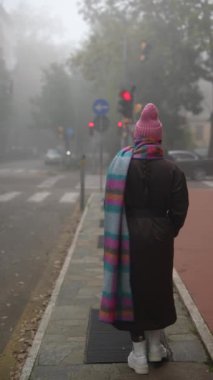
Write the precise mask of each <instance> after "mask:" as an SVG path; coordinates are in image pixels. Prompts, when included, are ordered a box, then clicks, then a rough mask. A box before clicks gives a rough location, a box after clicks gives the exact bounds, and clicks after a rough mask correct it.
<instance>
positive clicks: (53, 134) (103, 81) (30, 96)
mask: <svg viewBox="0 0 213 380" xmlns="http://www.w3.org/2000/svg"><path fill="white" fill-rule="evenodd" d="M103 3H104V2H103ZM76 4H77V3H76V2H72V4H71V3H70V2H69V1H68V0H63V1H61V2H60V3H58V2H52V1H50V0H46V1H44V0H39V1H36V4H35V2H34V1H28V2H22V3H19V1H14V0H13V1H12V0H11V1H7V2H6V1H5V2H4V1H2V2H1V5H0V39H1V52H0V53H1V57H0V58H1V83H2V89H4V91H3V92H2V101H1V107H2V116H1V121H0V122H1V128H0V133H1V156H2V157H5V158H6V157H7V156H10V155H11V154H12V151H13V153H14V152H15V151H16V150H17V157H18V151H20V152H21V151H22V150H23V151H24V150H26V151H27V150H28V151H29V152H30V151H31V153H32V154H33V155H38V156H40V155H43V154H44V152H45V151H46V150H47V149H48V148H54V147H58V146H59V147H62V146H65V148H66V145H67V144H68V145H71V147H72V149H73V151H74V152H75V154H78V155H80V154H82V153H88V152H89V151H90V150H92V151H93V150H94V146H95V145H96V144H97V145H99V144H100V135H99V133H98V132H97V129H96V128H94V133H93V134H92V135H91V136H90V134H89V128H88V122H89V121H91V120H93V119H94V117H95V114H94V110H93V103H94V101H95V100H96V99H98V98H104V99H106V100H107V101H108V102H109V104H110V110H109V114H108V115H107V116H108V117H109V128H108V129H107V131H105V133H104V135H103V138H104V142H105V144H104V146H105V151H106V153H109V154H110V155H112V154H113V152H114V151H115V150H116V149H117V148H118V147H119V146H120V145H122V142H131V135H130V134H129V129H130V127H131V126H129V125H127V127H126V130H123V135H124V134H125V133H127V135H128V136H127V139H126V138H125V136H123V135H122V136H121V135H119V133H118V131H117V127H116V125H117V122H118V120H120V119H122V117H123V116H122V114H119V112H118V105H119V92H120V90H121V89H122V88H127V89H131V86H132V84H134V86H135V88H136V91H135V94H134V97H135V98H134V102H135V103H139V104H142V105H143V104H144V103H146V102H147V101H156V102H157V104H158V106H159V108H160V111H161V110H162V115H163V116H162V117H163V119H164V120H165V123H166V125H168V124H170V123H172V124H173V128H174V131H172V132H170V131H169V130H168V131H167V132H166V134H167V137H166V141H167V142H166V144H167V146H168V148H172V147H173V148H174V147H175V144H176V145H177V146H176V147H178V148H181V147H183V148H187V149H188V148H189V149H194V148H201V149H203V148H204V149H208V148H209V144H210V140H211V130H210V124H209V120H210V114H211V112H212V85H211V79H210V80H208V78H210V77H211V73H210V71H211V70H210V69H209V63H206V62H204V64H203V65H202V64H201V65H200V73H199V72H198V70H197V58H196V59H195V58H194V56H193V54H194V51H193V49H195V46H196V45H197V41H196V40H194V41H193V40H192V43H191V42H190V44H189V47H190V48H189V49H188V50H187V54H188V56H187V57H185V58H184V56H185V54H184V52H183V51H184V46H182V47H181V42H180V40H178V39H177V38H179V37H177V35H176V32H177V30H178V22H179V21H178V18H177V20H176V22H177V29H176V31H175V29H174V28H173V29H172V26H171V36H172V37H171V38H173V39H174V41H176V42H175V43H177V46H178V48H177V49H179V50H180V52H179V53H178V52H177V57H178V58H177V59H178V60H179V62H178V64H177V67H176V68H177V70H176V71H177V72H176V73H175V70H174V72H172V70H173V69H174V66H173V68H172V70H171V67H169V66H168V67H165V63H166V65H167V62H168V59H167V55H168V54H169V56H170V59H172V60H174V62H177V60H176V57H175V55H176V51H175V50H174V51H173V49H174V46H175V44H174V42H173V41H172V40H171V38H170V40H169V39H168V38H167V37H166V38H167V43H168V49H167V51H166V49H165V51H163V52H161V51H160V50H159V47H158V45H159V46H160V44H161V43H162V41H163V38H164V33H165V31H164V30H163V29H162V27H160V26H158V25H157V21H156V31H155V33H156V35H155V36H154V37H153V36H151V34H150V37H149V33H150V32H149V28H150V26H149V24H148V23H147V22H146V19H145V20H144V21H140V18H138V20H137V23H136V25H137V26H136V25H135V26H134V24H132V21H131V17H133V16H132V15H133V13H132V15H131V7H130V11H129V13H128V11H125V7H123V8H120V7H121V6H120V5H118V6H116V2H115V6H113V5H112V6H111V8H110V7H109V6H108V5H106V9H104V7H103V8H101V2H100V1H97V10H95V9H96V8H94V9H93V8H92V6H91V7H88V9H87V8H85V7H84V5H85V4H84V1H81V6H80V8H77V5H76ZM106 4H107V2H106ZM99 5H100V7H99ZM107 6H108V8H107ZM133 8H134V7H133ZM79 10H81V11H82V12H83V16H84V17H85V19H86V21H84V20H83V16H82V14H81V15H80V14H78V11H79ZM110 12H111V13H112V15H111V16H110V18H109V15H110ZM141 14H143V13H141ZM94 20H95V22H94ZM109 20H110V22H109ZM140 23H141V26H142V28H143V35H144V36H145V35H147V37H146V38H148V40H149V43H148V45H147V46H148V47H149V49H147V51H146V52H145V56H144V52H140V46H142V43H141V41H142V42H143V44H144V41H143V38H142V36H141V35H140ZM158 28H161V33H160V34H159V33H158V32H157V29H158ZM180 30H181V29H180ZM147 31H148V32H147ZM200 33H201V34H202V31H201V32H200ZM167 35H168V33H167ZM190 38H191V39H193V38H194V36H191V37H190ZM209 38H210V37H209ZM177 41H178V42H177ZM199 43H200V42H199ZM164 45H165V46H166V44H164ZM145 46H146V42H145ZM165 46H164V48H165ZM169 49H170V50H169ZM181 52H183V54H182V55H181ZM146 53H147V56H146ZM201 53H202V52H201ZM140 54H141V55H140ZM202 54H203V56H205V54H206V52H203V53H202ZM141 57H143V59H141ZM144 57H145V59H144ZM211 59H212V58H211ZM211 59H210V61H211ZM156 62H159V67H160V68H161V70H162V71H163V70H165V74H164V75H165V80H164V81H163V79H162V78H163V77H162V78H158V75H159V73H158V72H157V70H158V66H156ZM205 64H206V68H207V69H206V73H205V75H203V74H202V73H201V70H203V68H204V65H205ZM54 65H58V68H57V69H56V66H55V68H54V69H53V67H54ZM190 67H191V71H192V72H193V73H194V74H193V75H191V74H190ZM182 68H183V69H182ZM188 70H189V74H188ZM183 74H184V75H183ZM56 76H58V77H57V78H56ZM156 76H157V77H156ZM184 76H185V77H184ZM50 77H51V81H50ZM154 77H156V80H157V82H159V85H158V87H157V91H156V87H155V85H154V80H152V78H154ZM207 77H208V78H207ZM60 78H61V79H60ZM168 78H169V79H168ZM167 79H168V83H167V84H166V81H167ZM180 80H181V81H182V82H183V84H181V85H180V86H179V87H178V83H179V81H180ZM63 81H64V82H63ZM166 85H167V87H166ZM184 86H185V89H183V90H182V89H181V88H182V87H184ZM167 89H170V90H171V92H172V93H173V94H175V93H177V90H178V91H179V92H180V93H179V95H177V97H176V100H174V102H173V104H172V107H173V106H174V109H175V110H176V111H175V112H176V114H175V115H169V112H168V110H169V108H171V104H169V102H171V101H172V96H169V95H168V100H167V99H165V101H164V102H163V101H162V96H161V92H162V91H163V92H164V94H165V95H166V96H167V92H168V91H167ZM170 90H169V91H170ZM48 91H49V93H50V94H51V96H49V97H48V96H47V92H48ZM181 91H182V93H181ZM63 93H64V94H65V93H66V95H64V96H63ZM182 94H186V95H184V96H186V101H184V102H183V101H180V100H178V101H177V99H179V98H181V97H182V99H183V95H182ZM189 99H190V100H189ZM176 101H177V102H178V104H176V105H175V102H176ZM53 103H54V111H53V109H51V104H53ZM56 108H58V112H57V113H56V111H55V110H56ZM138 117H139V115H138V114H137V112H136V113H134V114H133V115H132V117H131V123H130V124H132V123H134V122H135V121H136V120H137V118H138ZM175 125H176V126H175ZM185 125H189V128H188V129H184V130H183V127H184V126H185ZM60 127H62V128H63V136H62V135H61V132H59V130H60ZM69 128H71V129H72V136H71V137H69V139H68V140H69V141H68V140H67V136H66V131H67V130H68V129H69ZM175 128H176V129H175ZM184 128H185V127H184ZM197 128H198V129H199V128H200V130H201V129H202V130H203V132H202V133H200V136H201V135H202V136H203V137H202V138H200V141H199V140H198V139H197V140H196V139H195V137H196V136H195V135H196V133H195V130H196V129H197ZM170 130H171V128H170ZM174 134H175V135H177V136H178V138H177V139H175V140H174V138H173V136H174ZM112 141H113V144H111V142H112ZM85 151H86V152H85ZM23 155H24V154H23Z"/></svg>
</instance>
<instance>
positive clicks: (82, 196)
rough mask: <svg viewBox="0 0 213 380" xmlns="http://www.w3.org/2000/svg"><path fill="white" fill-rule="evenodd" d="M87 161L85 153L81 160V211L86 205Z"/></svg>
mask: <svg viewBox="0 0 213 380" xmlns="http://www.w3.org/2000/svg"><path fill="white" fill-rule="evenodd" d="M85 163H86V156H85V155H84V154H83V155H82V157H81V160H80V207H81V211H83V210H84V206H85Z"/></svg>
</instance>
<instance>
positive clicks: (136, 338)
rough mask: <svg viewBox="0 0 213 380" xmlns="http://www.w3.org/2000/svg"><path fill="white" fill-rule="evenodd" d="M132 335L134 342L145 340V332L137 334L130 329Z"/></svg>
mask: <svg viewBox="0 0 213 380" xmlns="http://www.w3.org/2000/svg"><path fill="white" fill-rule="evenodd" d="M130 336H131V340H132V342H142V340H144V334H137V333H135V332H133V331H130Z"/></svg>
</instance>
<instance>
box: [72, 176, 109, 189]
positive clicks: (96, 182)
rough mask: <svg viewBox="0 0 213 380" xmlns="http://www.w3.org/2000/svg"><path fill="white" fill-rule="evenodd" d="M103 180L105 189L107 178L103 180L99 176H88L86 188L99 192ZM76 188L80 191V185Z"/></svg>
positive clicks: (104, 177) (103, 177)
mask: <svg viewBox="0 0 213 380" xmlns="http://www.w3.org/2000/svg"><path fill="white" fill-rule="evenodd" d="M101 180H102V186H103V187H105V182H106V176H102V178H100V176H99V175H87V176H86V178H85V188H86V189H91V190H92V189H94V190H97V189H99V188H100V182H101ZM75 188H76V189H80V183H78V184H77V185H76V187H75Z"/></svg>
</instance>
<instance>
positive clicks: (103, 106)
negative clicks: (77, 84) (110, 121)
mask: <svg viewBox="0 0 213 380" xmlns="http://www.w3.org/2000/svg"><path fill="white" fill-rule="evenodd" d="M92 108H93V111H94V113H95V114H96V115H105V114H106V113H107V112H108V111H109V103H108V101H107V100H105V99H96V100H95V101H94V103H93V106H92Z"/></svg>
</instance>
